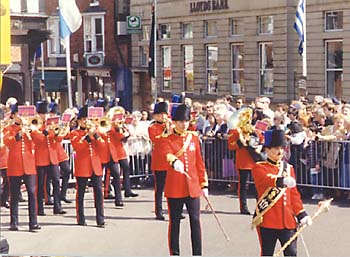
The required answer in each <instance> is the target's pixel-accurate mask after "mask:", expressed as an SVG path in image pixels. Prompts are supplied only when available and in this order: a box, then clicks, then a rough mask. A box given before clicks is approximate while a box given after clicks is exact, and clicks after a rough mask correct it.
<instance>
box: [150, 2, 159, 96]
mask: <svg viewBox="0 0 350 257" xmlns="http://www.w3.org/2000/svg"><path fill="white" fill-rule="evenodd" d="M156 21H157V0H154V1H153V4H152V25H151V26H152V27H151V37H150V44H149V62H148V75H149V77H150V78H151V91H152V93H153V94H154V102H155V101H156V100H157V98H158V95H157V93H158V92H157V22H156Z"/></svg>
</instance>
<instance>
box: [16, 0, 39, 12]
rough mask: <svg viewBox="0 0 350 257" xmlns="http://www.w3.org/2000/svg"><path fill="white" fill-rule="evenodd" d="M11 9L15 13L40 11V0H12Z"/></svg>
mask: <svg viewBox="0 0 350 257" xmlns="http://www.w3.org/2000/svg"><path fill="white" fill-rule="evenodd" d="M10 11H11V12H13V13H21V12H23V13H39V0H11V1H10Z"/></svg>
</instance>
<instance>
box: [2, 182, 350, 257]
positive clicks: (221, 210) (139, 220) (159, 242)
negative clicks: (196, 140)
mask: <svg viewBox="0 0 350 257" xmlns="http://www.w3.org/2000/svg"><path fill="white" fill-rule="evenodd" d="M138 193H139V194H140V197H137V198H133V199H130V198H128V199H126V200H125V207H124V208H123V209H116V208H115V207H114V205H113V201H112V200H107V201H106V202H105V218H106V223H107V226H106V228H104V229H102V228H98V227H96V223H95V210H94V208H93V201H92V193H91V192H89V193H87V195H86V199H87V200H86V216H87V223H88V226H87V227H81V226H77V225H75V224H76V220H75V205H74V203H71V204H63V206H64V209H65V210H66V211H68V213H67V214H66V215H63V216H58V215H52V209H51V208H49V207H47V206H46V213H47V216H45V217H39V223H40V225H41V226H42V229H41V230H40V232H38V233H30V232H28V225H27V224H28V223H27V220H28V218H27V209H26V203H21V209H20V231H16V232H13V231H8V227H9V217H8V216H9V211H8V210H7V209H4V208H1V219H2V227H1V231H2V232H1V233H2V235H3V236H5V237H6V238H7V240H8V241H9V244H10V254H11V255H56V256H67V255H69V256H126V255H127V256H130V255H132V256H164V255H168V249H167V225H168V222H167V221H157V220H155V219H154V214H153V213H152V210H153V191H152V190H149V189H143V190H138ZM69 198H70V199H73V198H74V192H73V191H71V192H70V194H69ZM210 199H211V201H212V204H213V206H214V207H215V209H216V210H217V214H218V216H219V218H220V220H221V222H222V224H223V225H224V227H225V230H226V231H227V233H228V235H229V236H230V239H231V240H230V241H226V240H225V237H224V236H223V234H222V232H221V230H220V229H219V227H218V226H217V223H216V221H215V219H214V217H213V216H212V214H210V213H209V212H206V211H203V213H202V215H201V220H202V233H203V254H204V255H207V256H258V255H259V244H258V238H257V235H256V232H255V231H252V230H250V221H251V216H242V215H239V214H238V200H237V199H236V197H235V196H232V195H229V194H215V195H211V196H210ZM248 204H249V206H250V209H251V210H252V209H253V207H254V204H255V200H253V199H249V202H248ZM164 206H165V203H164ZM204 206H205V203H204V200H203V201H202V207H203V209H204ZM305 208H306V209H307V210H308V212H309V213H311V214H312V213H314V211H315V210H316V208H317V205H316V203H315V202H310V203H307V204H305ZM349 217H350V204H349V203H348V204H344V205H342V206H341V205H336V204H335V205H334V206H332V207H331V210H330V212H329V213H326V214H323V215H322V216H320V217H319V218H318V219H317V220H316V221H315V223H314V225H313V226H312V227H310V228H307V229H306V230H305V231H304V233H303V235H304V236H303V237H304V240H305V242H306V245H307V248H308V251H309V253H310V256H349V251H350V240H349V238H350V218H349ZM298 244H299V245H298V249H299V256H307V255H306V252H305V250H304V247H303V245H302V242H301V240H299V241H298ZM180 247H181V254H182V255H191V245H190V232H189V219H188V218H186V219H185V220H183V222H182V224H181V242H180Z"/></svg>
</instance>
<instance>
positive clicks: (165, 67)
mask: <svg viewBox="0 0 350 257" xmlns="http://www.w3.org/2000/svg"><path fill="white" fill-rule="evenodd" d="M162 74H163V84H162V86H163V88H162V89H163V90H164V91H167V90H170V89H171V79H172V74H171V47H170V46H163V47H162Z"/></svg>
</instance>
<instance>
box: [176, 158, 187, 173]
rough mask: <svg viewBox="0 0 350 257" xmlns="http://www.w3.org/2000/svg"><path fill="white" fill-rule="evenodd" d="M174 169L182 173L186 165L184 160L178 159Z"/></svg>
mask: <svg viewBox="0 0 350 257" xmlns="http://www.w3.org/2000/svg"><path fill="white" fill-rule="evenodd" d="M173 167H174V170H175V171H177V172H180V173H184V172H185V166H184V164H183V162H182V161H180V160H176V161H175V162H174V164H173Z"/></svg>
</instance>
